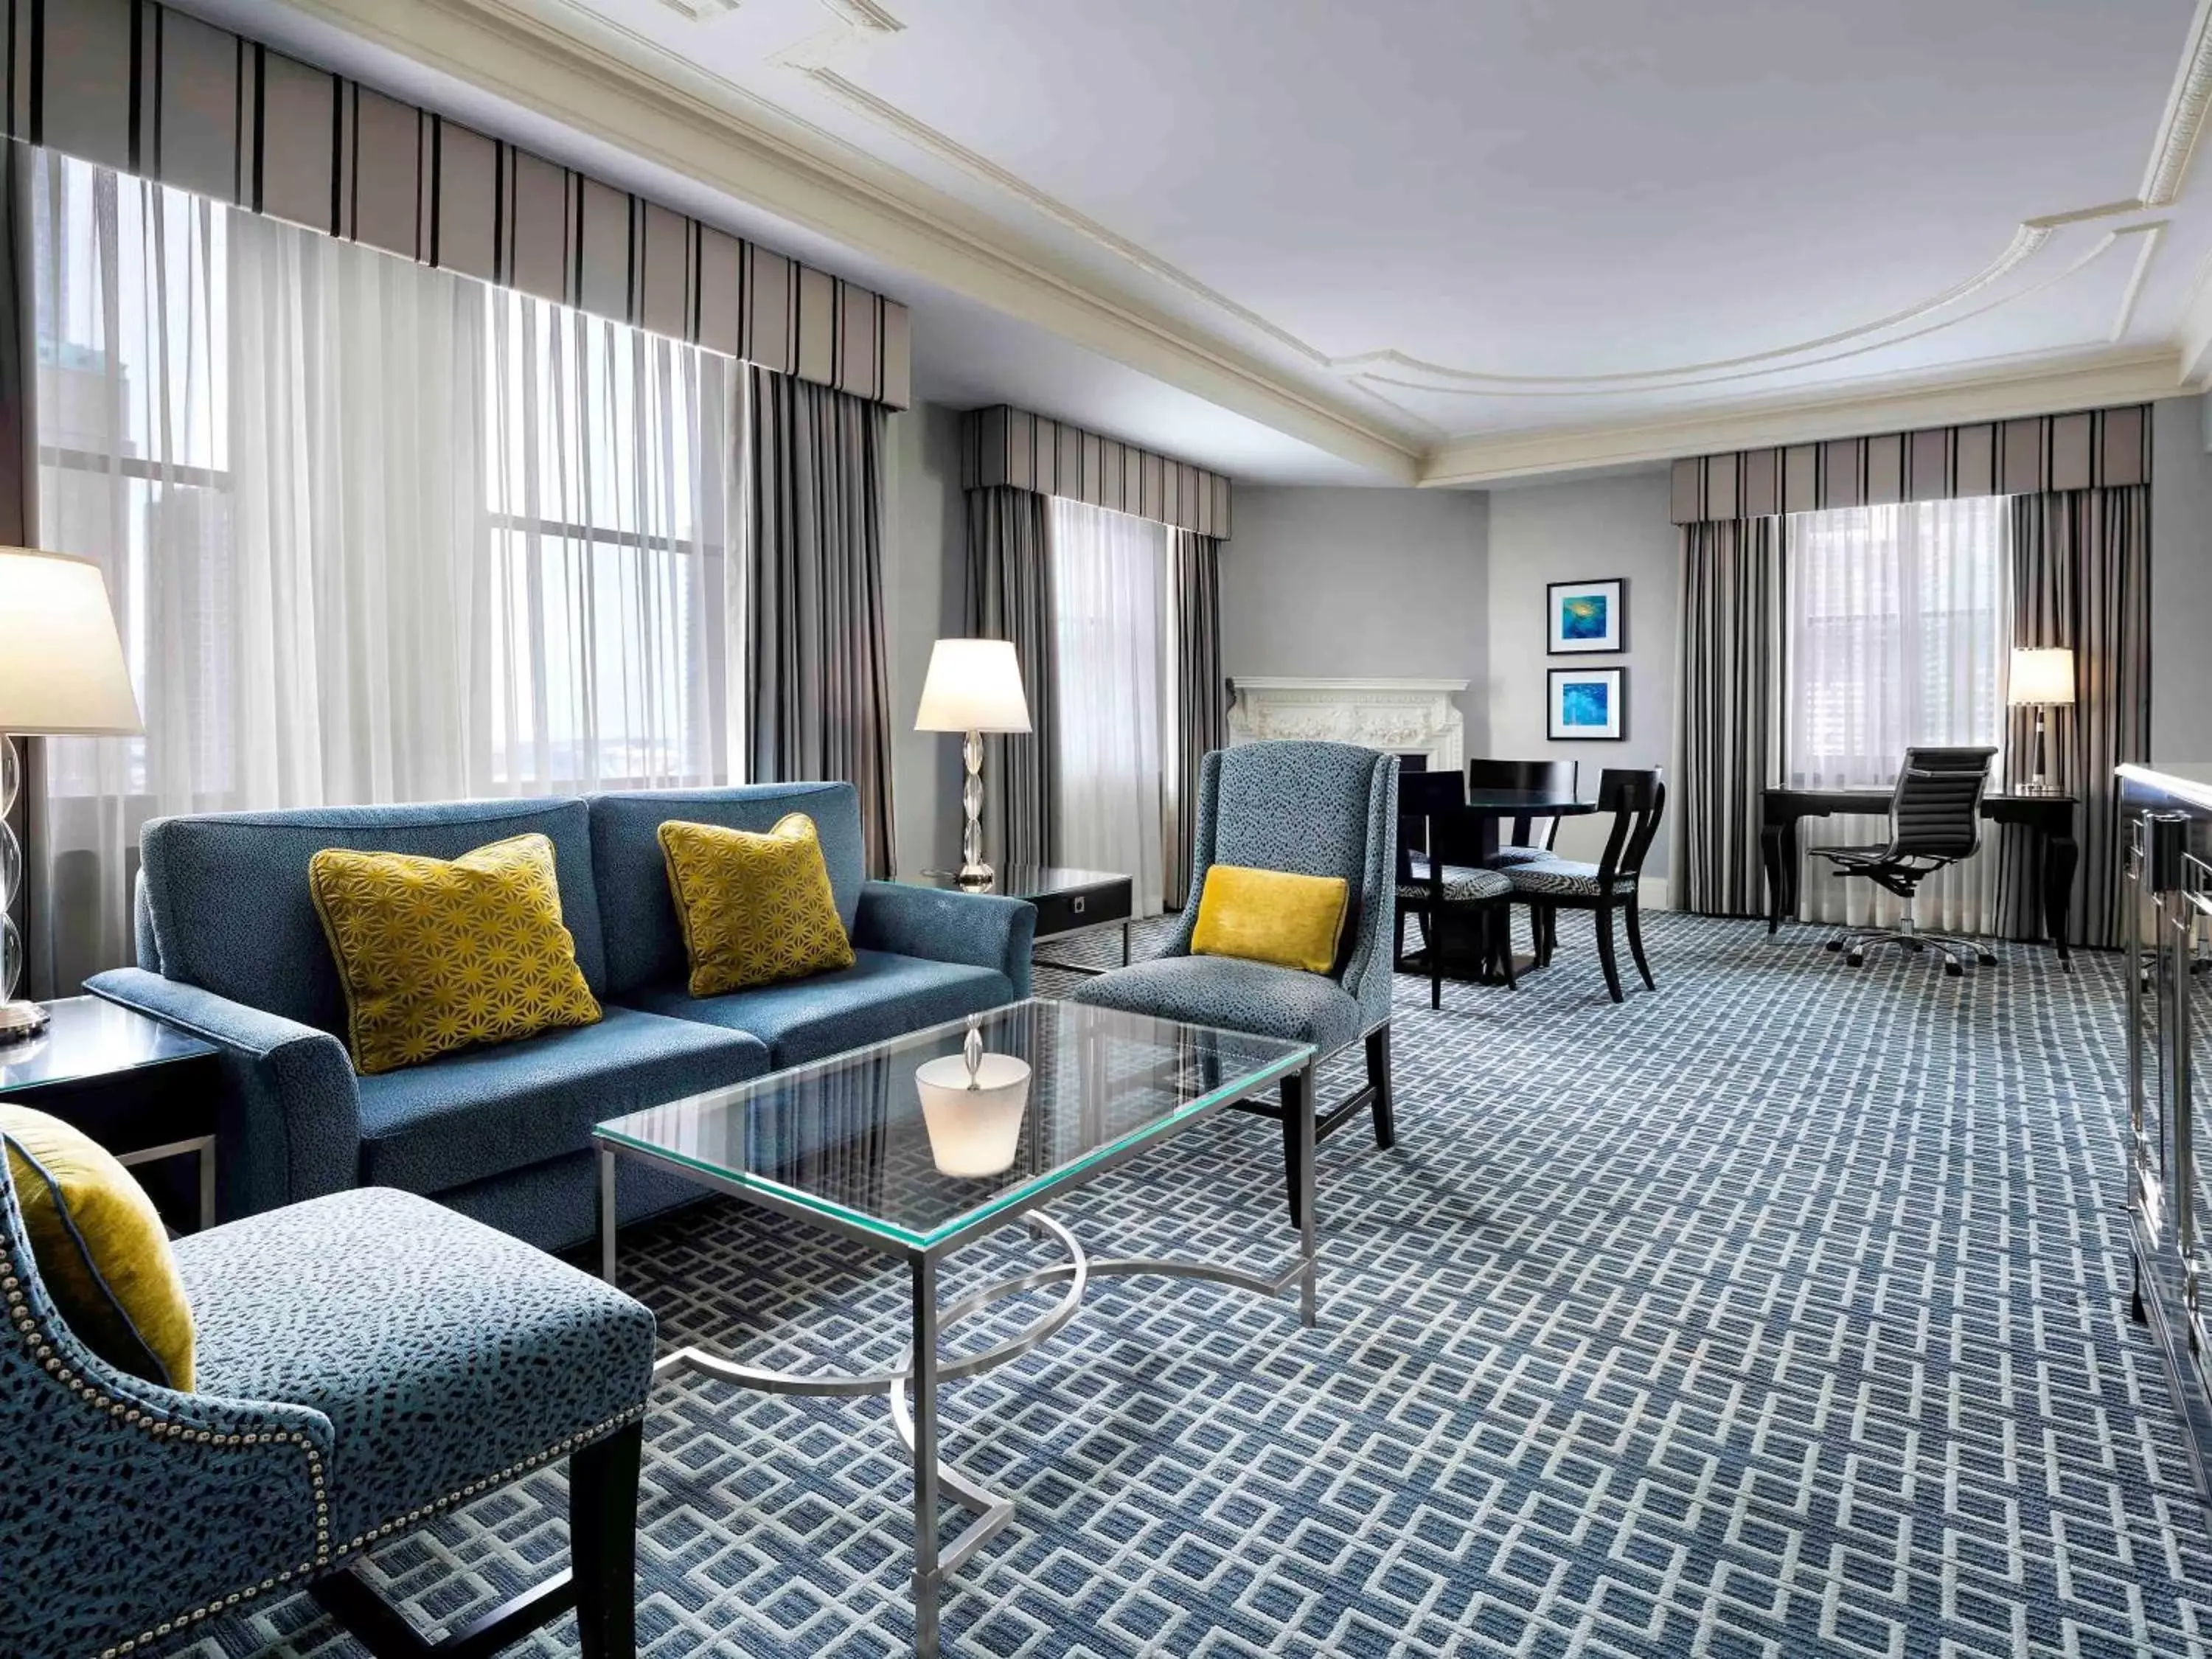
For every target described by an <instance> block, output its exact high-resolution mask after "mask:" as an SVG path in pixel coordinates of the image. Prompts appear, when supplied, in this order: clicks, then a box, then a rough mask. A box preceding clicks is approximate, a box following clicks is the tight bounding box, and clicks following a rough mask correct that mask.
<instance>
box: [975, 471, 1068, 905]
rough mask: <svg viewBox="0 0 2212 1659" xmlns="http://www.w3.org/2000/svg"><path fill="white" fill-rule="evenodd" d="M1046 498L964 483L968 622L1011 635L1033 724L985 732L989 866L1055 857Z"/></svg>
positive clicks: (991, 636)
mask: <svg viewBox="0 0 2212 1659" xmlns="http://www.w3.org/2000/svg"><path fill="white" fill-rule="evenodd" d="M1049 513H1050V503H1049V501H1048V499H1047V498H1046V497H1045V496H1042V495H1037V494H1036V493H1035V492H1033V491H1030V490H1027V489H1008V488H1007V487H1006V486H1005V485H996V486H993V487H991V488H987V489H971V490H969V492H968V631H969V634H970V635H972V636H973V637H975V638H976V639H979V640H1011V641H1012V642H1013V647H1014V656H1015V658H1016V659H1018V661H1019V662H1020V664H1021V668H1022V690H1024V692H1026V693H1027V694H1028V696H1029V703H1030V729H1029V731H1028V732H1026V733H1012V734H1009V735H1006V736H1000V737H988V738H984V739H983V771H984V783H983V859H984V861H985V862H986V863H987V864H989V865H991V866H993V867H994V868H996V869H1000V870H1007V869H1012V867H1013V866H1016V865H1020V864H1049V863H1051V862H1052V857H1053V851H1054V841H1055V836H1054V823H1053V817H1054V811H1053V803H1054V799H1055V795H1054V791H1055V789H1056V788H1057V787H1058V785H1059V782H1060V773H1059V768H1058V752H1059V750H1058V738H1057V735H1056V734H1057V733H1058V732H1059V729H1060V727H1059V721H1058V710H1057V709H1056V708H1055V706H1054V699H1055V696H1056V679H1055V676H1056V673H1057V658H1058V654H1059V653H1058V652H1057V651H1056V649H1055V648H1054V643H1053V628H1054V619H1053V603H1052V561H1051V559H1050V557H1049V556H1048V548H1047V535H1048V532H1047V528H1046V526H1047V524H1048V521H1049Z"/></svg>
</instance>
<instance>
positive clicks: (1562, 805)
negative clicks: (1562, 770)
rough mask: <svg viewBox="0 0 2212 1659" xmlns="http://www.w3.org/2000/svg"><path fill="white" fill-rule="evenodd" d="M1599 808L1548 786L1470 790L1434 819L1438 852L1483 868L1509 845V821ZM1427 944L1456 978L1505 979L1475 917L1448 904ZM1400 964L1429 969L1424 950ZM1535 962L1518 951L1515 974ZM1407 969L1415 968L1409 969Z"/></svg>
mask: <svg viewBox="0 0 2212 1659" xmlns="http://www.w3.org/2000/svg"><path fill="white" fill-rule="evenodd" d="M1595 811H1597V803H1596V802H1595V801H1594V800H1584V799H1581V798H1580V797H1578V796H1576V795H1570V794H1559V793H1553V792H1551V791H1547V790H1541V789H1470V790H1468V793H1467V802H1466V804H1465V805H1462V806H1461V807H1459V808H1457V809H1456V810H1455V811H1450V812H1439V813H1437V814H1436V815H1435V816H1434V817H1432V818H1431V820H1430V822H1431V824H1432V825H1433V826H1434V828H1435V835H1436V841H1437V847H1436V850H1437V854H1439V855H1440V856H1441V857H1442V859H1443V861H1444V862H1445V863H1446V864H1460V865H1471V866H1477V867H1480V866H1486V865H1488V864H1490V863H1491V862H1492V860H1495V859H1496V858H1497V856H1498V848H1500V847H1502V846H1504V845H1505V844H1507V840H1506V836H1504V833H1503V832H1504V827H1505V826H1506V825H1507V824H1509V823H1520V822H1521V821H1522V820H1535V819H1542V818H1573V817H1587V816H1588V815H1589V814H1590V813H1592V812H1595ZM1422 944H1423V948H1424V951H1425V950H1427V949H1429V948H1434V949H1436V950H1437V951H1439V952H1440V953H1441V960H1442V963H1443V971H1444V972H1445V974H1446V975H1449V977H1451V978H1453V979H1462V980H1474V981H1480V982H1481V983H1484V984H1489V983H1492V982H1493V981H1496V982H1498V983H1503V981H1500V980H1498V975H1495V974H1493V973H1492V972H1491V971H1490V969H1489V967H1488V965H1487V963H1486V962H1485V960H1484V953H1483V943H1482V927H1481V924H1480V921H1477V920H1476V919H1475V918H1474V917H1473V916H1470V915H1464V914H1462V913H1461V912H1459V911H1457V910H1455V909H1452V908H1447V909H1446V910H1445V911H1444V914H1443V915H1442V916H1441V917H1440V918H1438V920H1437V938H1436V939H1435V941H1434V944H1433V946H1432V947H1431V943H1430V941H1428V940H1423V941H1422ZM1400 963H1401V966H1405V965H1407V964H1413V963H1418V964H1419V969H1421V970H1422V971H1425V970H1426V969H1427V967H1428V958H1427V957H1426V956H1425V955H1424V954H1422V953H1420V952H1413V953H1409V954H1407V956H1405V957H1401V958H1400ZM1535 965H1536V958H1535V957H1533V956H1528V955H1516V956H1515V957H1514V958H1513V971H1514V972H1515V973H1516V974H1523V973H1527V972H1528V970H1529V969H1532V968H1534V966H1535ZM1407 971H1409V972H1410V971H1413V969H1412V968H1410V967H1409V968H1408V969H1407Z"/></svg>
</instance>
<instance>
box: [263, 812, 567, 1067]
mask: <svg viewBox="0 0 2212 1659" xmlns="http://www.w3.org/2000/svg"><path fill="white" fill-rule="evenodd" d="M307 885H308V886H309V887H310V888H311V889H312V890H313V892H314V896H315V909H316V911H317V913H318V914H319V915H321V917H322V919H323V932H324V933H325V936H326V937H327V938H328V939H330V942H331V956H333V957H336V958H337V967H338V978H339V980H340V981H342V982H343V984H344V986H345V999H346V1026H347V1040H346V1046H347V1048H349V1049H350V1050H351V1051H352V1053H353V1063H354V1069H355V1070H356V1071H358V1072H361V1073H364V1074H366V1073H376V1072H392V1071H397V1070H398V1069H399V1067H401V1066H419V1065H421V1064H422V1062H423V1061H424V1060H431V1059H435V1057H436V1056H438V1055H440V1054H446V1053H448V1052H450V1051H451V1050H453V1049H455V1048H468V1047H469V1046H471V1044H473V1043H478V1042H513V1041H514V1040H515V1039H516V1038H518V1037H526V1036H536V1035H537V1034H538V1032H540V1031H548V1030H553V1029H555V1028H556V1027H557V1026H562V1025H591V1024H596V1023H597V1022H598V1020H599V1003H598V1002H597V1001H596V1000H593V998H592V987H590V986H588V985H586V983H585V982H584V974H583V970H582V969H580V968H579V967H577V966H576V941H575V940H574V938H572V937H571V936H570V934H569V933H568V929H567V928H566V927H562V925H561V888H560V884H559V883H558V882H557V880H556V878H555V876H554V870H553V843H552V842H550V841H548V840H546V838H545V837H544V836H540V835H528V836H514V837H513V839H511V840H508V841H495V842H492V844H491V845H490V846H489V847H479V848H477V849H476V851H474V852H473V853H465V854H462V855H461V856H460V857H459V858H457V859H452V860H447V859H428V858H421V857H418V856H416V854H411V853H358V852H355V851H354V850H352V849H351V848H343V847H326V848H324V849H323V850H322V851H321V852H319V853H318V854H315V855H314V857H313V858H312V859H309V860H307Z"/></svg>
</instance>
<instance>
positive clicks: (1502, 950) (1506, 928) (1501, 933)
mask: <svg viewBox="0 0 2212 1659" xmlns="http://www.w3.org/2000/svg"><path fill="white" fill-rule="evenodd" d="M1498 966H1499V967H1500V968H1502V969H1504V970H1505V988H1506V989H1507V990H1509V991H1517V990H1519V989H1520V988H1521V983H1520V981H1518V980H1516V979H1515V978H1514V976H1513V901H1512V900H1511V899H1508V900H1506V901H1505V902H1504V903H1503V904H1501V905H1499V906H1498Z"/></svg>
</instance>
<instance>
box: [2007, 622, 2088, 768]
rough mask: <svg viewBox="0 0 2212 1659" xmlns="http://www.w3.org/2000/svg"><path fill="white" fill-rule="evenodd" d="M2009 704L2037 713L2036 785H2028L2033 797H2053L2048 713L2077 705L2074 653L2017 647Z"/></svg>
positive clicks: (2053, 648)
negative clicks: (2047, 757) (2046, 746)
mask: <svg viewBox="0 0 2212 1659" xmlns="http://www.w3.org/2000/svg"><path fill="white" fill-rule="evenodd" d="M2005 701H2006V702H2009V703H2011V704H2012V705H2013V706H2014V707H2015V708H2033V709H2034V710H2035V781H2033V783H2031V784H2029V785H2028V791H2029V793H2032V794H2039V795H2045V794H2049V793H2051V780H2050V776H2049V775H2048V773H2046V772H2045V763H2044V740H2043V720H2044V710H2045V709H2046V708H2062V707H2065V706H2068V705H2070V704H2071V703H2072V702H2073V701H2074V653H2073V652H2071V651H2070V650H2068V649H2067V648H2066V647H2063V646H2058V647H2052V648H2049V649H2043V650H2028V649H2026V648H2021V647H2016V648H2015V650H2014V652H2013V653H2012V673H2011V675H2010V677H2009V679H2008V684H2007V686H2006V690H2005Z"/></svg>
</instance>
